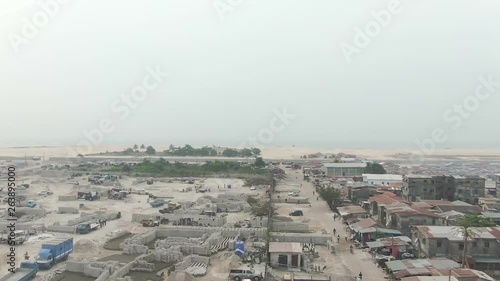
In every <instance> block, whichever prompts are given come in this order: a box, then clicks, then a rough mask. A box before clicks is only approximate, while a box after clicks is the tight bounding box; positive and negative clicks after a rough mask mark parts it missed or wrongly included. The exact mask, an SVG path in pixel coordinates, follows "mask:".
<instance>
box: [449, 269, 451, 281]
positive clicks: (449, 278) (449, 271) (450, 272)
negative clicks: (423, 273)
mask: <svg viewBox="0 0 500 281" xmlns="http://www.w3.org/2000/svg"><path fill="white" fill-rule="evenodd" d="M448 281H451V268H450V271H449V272H448Z"/></svg>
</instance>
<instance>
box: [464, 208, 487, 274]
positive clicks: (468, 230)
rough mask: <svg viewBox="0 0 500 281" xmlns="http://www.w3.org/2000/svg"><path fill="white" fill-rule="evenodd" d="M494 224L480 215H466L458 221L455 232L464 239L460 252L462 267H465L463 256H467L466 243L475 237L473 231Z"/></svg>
mask: <svg viewBox="0 0 500 281" xmlns="http://www.w3.org/2000/svg"><path fill="white" fill-rule="evenodd" d="M495 225H496V224H495V223H494V222H493V221H492V220H491V219H489V218H486V217H483V216H481V215H474V214H466V215H464V216H463V217H461V218H459V219H458V226H457V231H458V233H460V234H461V235H462V236H463V237H464V249H463V252H462V267H465V256H466V254H467V242H468V240H469V238H470V239H471V240H472V239H474V238H475V237H476V236H477V235H476V233H475V232H474V229H477V228H481V227H491V226H495Z"/></svg>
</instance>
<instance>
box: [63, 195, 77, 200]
mask: <svg viewBox="0 0 500 281" xmlns="http://www.w3.org/2000/svg"><path fill="white" fill-rule="evenodd" d="M76 200H78V196H76V195H61V196H59V201H76Z"/></svg>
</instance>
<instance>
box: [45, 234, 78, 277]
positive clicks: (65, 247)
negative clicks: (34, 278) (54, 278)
mask: <svg viewBox="0 0 500 281" xmlns="http://www.w3.org/2000/svg"><path fill="white" fill-rule="evenodd" d="M72 252H73V238H61V239H55V240H52V241H50V242H47V243H45V244H42V249H41V250H40V252H38V256H37V257H36V262H37V263H38V267H40V269H48V268H51V267H52V266H53V265H54V264H55V263H56V262H59V261H61V260H67V259H68V256H69V255H70V254H71V253H72Z"/></svg>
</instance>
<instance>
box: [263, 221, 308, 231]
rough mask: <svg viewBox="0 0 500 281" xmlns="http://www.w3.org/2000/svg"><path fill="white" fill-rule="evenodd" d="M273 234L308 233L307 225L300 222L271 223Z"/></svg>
mask: <svg viewBox="0 0 500 281" xmlns="http://www.w3.org/2000/svg"><path fill="white" fill-rule="evenodd" d="M272 230H273V231H275V232H294V233H309V224H307V223H300V222H273V228H272Z"/></svg>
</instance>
